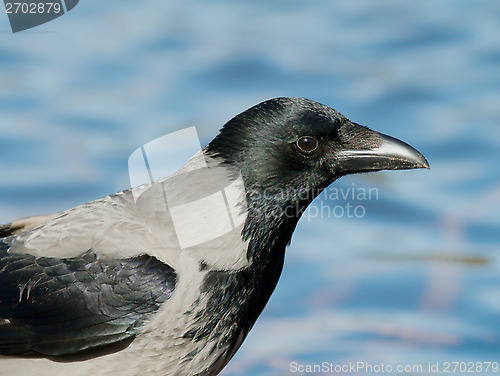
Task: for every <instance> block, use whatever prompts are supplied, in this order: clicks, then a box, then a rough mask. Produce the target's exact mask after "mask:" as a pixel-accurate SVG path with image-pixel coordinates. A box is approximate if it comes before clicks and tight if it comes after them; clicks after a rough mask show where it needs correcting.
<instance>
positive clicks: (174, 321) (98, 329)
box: [0, 98, 429, 376]
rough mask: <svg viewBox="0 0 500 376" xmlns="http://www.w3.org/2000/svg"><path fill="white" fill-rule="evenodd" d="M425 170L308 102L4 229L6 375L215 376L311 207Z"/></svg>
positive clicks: (283, 106)
mask: <svg viewBox="0 0 500 376" xmlns="http://www.w3.org/2000/svg"><path fill="white" fill-rule="evenodd" d="M413 168H429V164H428V163H427V161H426V159H425V158H424V157H423V156H422V155H421V154H420V153H419V152H418V151H417V150H415V149H414V148H412V147H411V146H409V145H407V144H405V143H404V142H402V141H399V140H397V139H395V138H392V137H390V136H386V135H383V134H381V133H378V132H375V131H372V130H370V129H369V128H366V127H364V126H361V125H359V124H356V123H353V122H351V121H350V120H348V119H347V118H345V117H344V116H343V115H342V114H340V113H339V112H337V111H336V110H334V109H332V108H330V107H327V106H325V105H322V104H319V103H317V102H314V101H311V100H307V99H303V98H276V99H271V100H268V101H265V102H263V103H260V104H258V105H256V106H254V107H252V108H250V109H249V110H246V111H245V112H243V113H241V114H240V115H238V116H236V117H234V118H233V119H231V120H230V121H229V122H227V123H226V124H225V125H224V127H223V128H222V129H221V131H220V133H219V135H217V137H215V139H214V140H213V141H212V142H210V143H209V145H208V146H206V147H205V148H204V149H203V150H201V151H200V152H199V153H198V154H196V155H195V156H194V157H193V158H191V159H190V160H189V161H188V162H187V163H186V164H185V165H184V167H182V168H181V169H180V170H179V171H178V172H176V173H175V174H173V175H171V176H169V177H166V178H163V179H159V180H157V181H155V182H154V183H151V184H145V185H142V186H137V187H134V188H132V189H129V190H126V191H123V192H119V193H116V194H113V195H110V196H108V197H105V198H102V199H99V200H96V201H92V202H89V203H87V204H84V205H81V206H78V207H76V208H73V209H69V210H66V211H63V212H60V213H56V214H53V215H46V216H38V217H30V218H24V219H20V220H17V221H14V222H12V223H10V224H7V225H4V226H0V237H2V238H1V239H0V355H1V356H0V369H1V370H2V373H3V374H5V375H23V376H31V375H40V374H48V375H51V376H63V375H64V376H68V375H71V376H83V375H119V376H128V375H130V376H132V375H204V376H210V375H216V374H218V373H219V372H220V371H221V370H222V368H223V367H224V366H225V365H226V364H227V362H228V361H229V360H230V359H231V357H232V356H233V355H234V353H235V352H236V351H237V349H238V348H239V347H240V346H241V344H242V342H243V340H244V339H245V337H246V335H247V334H248V332H249V331H250V329H251V328H252V326H253V325H254V323H255V321H256V320H257V318H258V316H259V314H260V313H261V312H262V310H263V309H264V306H265V305H266V303H267V301H268V299H269V297H270V296H271V294H272V292H273V290H274V288H275V286H276V284H277V282H278V279H279V276H280V274H281V270H282V267H283V261H284V254H285V248H286V246H287V244H289V243H290V240H291V237H292V233H293V231H294V229H295V226H296V225H297V222H298V220H299V218H300V216H301V214H302V213H303V211H304V210H305V208H306V207H307V206H308V205H309V203H310V202H311V201H312V200H313V199H314V198H315V197H316V196H317V195H318V194H319V193H320V192H321V191H322V190H323V189H325V188H326V187H328V186H329V185H330V184H331V183H332V182H333V181H335V180H336V179H338V178H340V177H342V176H344V175H347V174H353V173H358V172H367V171H377V170H399V169H413Z"/></svg>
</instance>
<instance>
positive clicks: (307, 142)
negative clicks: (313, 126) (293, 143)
mask: <svg viewBox="0 0 500 376" xmlns="http://www.w3.org/2000/svg"><path fill="white" fill-rule="evenodd" d="M297 146H298V147H299V149H300V150H302V151H303V152H306V153H311V152H313V151H314V150H316V149H317V148H318V141H316V140H315V139H314V138H312V137H308V136H305V137H301V138H299V139H298V140H297Z"/></svg>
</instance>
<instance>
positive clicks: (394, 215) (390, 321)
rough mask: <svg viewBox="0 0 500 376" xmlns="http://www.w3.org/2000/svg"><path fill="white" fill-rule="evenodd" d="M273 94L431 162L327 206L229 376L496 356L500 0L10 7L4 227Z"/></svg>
mask: <svg viewBox="0 0 500 376" xmlns="http://www.w3.org/2000/svg"><path fill="white" fill-rule="evenodd" d="M277 96H300V97H307V98H311V99H314V100H317V101H319V102H322V103H324V104H327V105H330V106H332V107H334V108H336V109H338V110H339V111H341V112H342V113H343V114H345V115H346V116H347V117H349V118H351V119H352V120H353V121H355V122H357V123H360V124H364V125H367V126H369V127H371V128H372V129H375V130H378V131H381V132H383V133H387V134H390V135H392V136H395V137H398V138H401V139H403V140H405V141H406V142H408V143H410V144H412V145H413V146H415V147H417V148H418V149H419V150H420V151H421V152H422V153H423V154H424V155H425V156H426V157H427V159H428V160H429V162H430V164H431V167H432V169H431V170H430V171H425V170H415V171H404V172H402V171H392V172H381V173H377V174H365V175H360V176H353V177H347V178H343V179H341V180H340V181H338V182H336V183H335V185H334V187H335V188H336V189H337V190H338V192H339V191H340V192H344V193H346V192H347V194H348V195H349V192H351V193H352V192H354V193H356V195H357V194H358V193H360V192H366V191H367V190H368V189H370V188H375V189H376V195H372V197H370V198H363V197H355V198H354V199H353V198H352V196H350V197H348V198H347V199H346V200H335V199H332V197H327V196H326V195H323V196H322V197H319V198H318V199H317V200H316V201H315V203H314V207H315V209H314V208H311V209H309V211H308V212H306V217H304V218H303V219H302V220H301V221H300V223H299V226H298V229H297V231H296V232H295V234H294V237H293V242H292V245H291V246H290V248H289V249H288V252H287V258H286V264H285V269H284V272H283V275H282V278H281V280H280V282H279V284H278V287H277V289H276V291H275V293H274V295H273V297H272V298H271V300H270V302H269V304H268V306H267V307H266V309H265V311H264V313H263V314H262V316H261V318H260V319H259V320H258V322H257V324H256V325H255V327H254V329H253V330H252V332H251V333H250V335H249V336H248V338H247V340H246V341H245V343H244V345H243V346H242V348H241V349H240V351H239V352H238V353H237V355H236V356H235V358H234V359H233V360H232V361H231V362H230V364H229V365H228V366H227V368H226V369H225V371H224V372H223V374H224V375H249V376H250V375H252V376H254V375H293V374H300V373H298V372H293V371H294V370H293V369H292V368H291V367H290V364H291V362H296V363H297V364H302V365H305V364H311V365H313V364H320V363H321V362H331V363H334V364H347V363H348V362H358V361H359V362H369V363H370V364H372V365H380V364H382V363H384V364H390V365H393V366H394V367H395V366H396V365H422V366H423V367H424V369H423V371H422V372H420V371H419V370H417V371H411V372H402V373H400V374H406V375H413V374H414V375H420V374H429V375H435V374H436V373H432V372H429V371H428V364H429V362H432V364H435V363H436V362H439V366H440V371H442V370H443V367H444V362H445V361H467V362H468V361H490V362H491V361H500V288H499V287H500V215H499V211H500V210H499V209H500V2H499V1H498V0H489V1H487V0H479V1H464V0H455V1H451V0H449V1H419V2H409V1H405V2H403V1H395V0H383V1H369V0H359V1H358V0H354V1H349V2H347V1H332V0H320V1H314V2H312V1H310V2H309V1H296V0H287V1H284V0H281V1H273V2H271V1H252V2H240V1H234V2H227V1H218V0H214V1H210V2H207V1H201V0H193V1H184V2H173V1H153V0H142V1H129V0H121V1H107V2H95V1H89V0H82V1H81V2H80V3H79V4H78V5H77V6H76V7H75V8H74V9H73V10H72V11H71V12H69V13H68V14H66V15H64V16H63V17H61V18H59V19H57V20H55V21H53V22H50V23H48V24H45V25H42V26H40V27H37V28H35V29H32V30H29V31H25V32H21V33H18V34H12V32H11V31H10V27H9V25H8V19H7V16H6V15H4V16H2V15H1V14H0V171H1V175H0V176H1V179H0V222H8V221H10V220H13V219H15V218H17V217H21V216H26V215H32V214H42V213H49V212H55V211H59V210H63V209H66V208H69V207H72V206H76V205H78V204H81V203H84V202H87V201H90V200H93V199H96V198H99V197H102V196H105V195H108V194H110V193H113V192H116V191H119V190H122V189H126V188H128V185H129V180H128V179H129V178H128V171H127V159H128V157H129V155H130V154H131V153H132V152H133V151H134V150H135V149H136V148H138V147H139V146H141V145H142V144H144V143H147V142H148V141H151V140H153V139H155V138H157V137H160V136H162V135H164V134H167V133H169V132H172V131H175V130H178V129H181V128H184V127H187V126H191V125H196V126H197V128H198V132H199V135H200V138H201V141H202V144H206V143H207V142H208V141H209V140H210V139H211V138H212V137H213V136H214V135H215V134H216V133H217V130H218V129H219V128H220V127H221V126H222V125H223V124H224V123H225V122H226V121H227V120H228V119H230V118H231V117H232V116H234V115H236V114H237V113H239V112H241V111H243V110H244V109H246V108H248V107H250V106H252V105H254V104H256V103H258V102H260V101H262V100H265V99H268V98H272V97H277ZM330 192H335V191H330ZM347 204H351V205H352V206H362V208H363V209H364V211H363V212H362V213H363V215H362V216H361V217H360V218H358V217H356V216H351V217H350V218H349V217H348V216H347V214H346V213H344V215H343V216H342V215H339V214H341V211H340V210H341V209H342V208H345V207H346V205H347ZM328 205H330V207H336V206H340V207H341V208H340V209H338V208H337V209H336V210H337V211H336V212H328V211H327V209H325V207H328ZM321 210H323V211H321ZM358 210H361V209H358ZM360 213H361V212H359V211H358V214H360ZM314 374H316V375H319V374H332V373H325V372H323V373H322V372H316V373H314ZM339 374H355V373H351V372H347V373H339ZM364 374H376V373H375V372H365V373H364ZM379 374H380V373H379ZM395 374H397V373H395ZM452 374H453V373H452ZM454 374H458V373H454ZM475 374H481V375H487V374H494V373H491V372H485V371H481V372H476V373H475Z"/></svg>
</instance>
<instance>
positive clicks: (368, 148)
mask: <svg viewBox="0 0 500 376" xmlns="http://www.w3.org/2000/svg"><path fill="white" fill-rule="evenodd" d="M207 150H208V152H209V153H211V154H212V155H215V156H218V157H221V158H222V160H223V161H224V163H228V164H231V165H233V166H235V167H236V168H237V169H238V170H239V171H240V172H241V174H242V176H243V180H244V183H245V187H246V190H247V193H250V194H252V193H259V194H260V195H264V196H266V197H276V195H278V196H279V197H286V198H287V201H289V202H297V201H300V200H302V201H304V203H305V205H307V204H308V203H309V202H310V201H312V199H314V197H316V196H317V194H319V192H320V191H321V190H322V189H324V188H325V187H327V186H328V185H330V184H331V183H332V182H333V181H335V180H336V179H338V178H339V177H341V176H344V175H348V174H353V173H360V172H370V171H378V170H401V169H414V168H429V164H428V162H427V160H426V159H425V158H424V157H423V156H422V154H420V153H419V152H418V151H417V150H416V149H414V148H413V147H411V146H410V145H408V144H406V143H404V142H402V141H400V140H397V139H395V138H393V137H390V136H387V135H384V134H381V133H379V132H376V131H373V130H371V129H369V128H367V127H365V126H362V125H359V124H356V123H354V122H352V121H350V120H349V119H347V118H346V117H345V116H343V115H342V114H341V113H340V112H338V111H336V110H334V109H332V108H330V107H328V106H325V105H322V104H320V103H317V102H314V101H311V100H307V99H303V98H275V99H271V100H268V101H265V102H262V103H260V104H258V105H256V106H254V107H252V108H250V109H248V110H246V111H245V112H243V113H241V114H239V115H237V116H236V117H234V118H233V119H231V120H230V121H229V122H228V123H226V124H225V126H224V127H223V129H222V130H221V132H220V134H219V135H218V136H217V137H216V138H215V139H214V140H213V141H212V142H211V143H210V144H209V146H208V149H207Z"/></svg>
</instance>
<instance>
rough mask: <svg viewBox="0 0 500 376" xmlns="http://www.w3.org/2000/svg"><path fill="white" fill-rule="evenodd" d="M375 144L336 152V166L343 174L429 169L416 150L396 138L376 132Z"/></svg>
mask: <svg viewBox="0 0 500 376" xmlns="http://www.w3.org/2000/svg"><path fill="white" fill-rule="evenodd" d="M378 136H379V142H377V146H376V147H373V148H370V149H361V148H359V149H358V148H355V149H346V150H342V151H340V152H338V154H337V160H338V168H339V169H340V172H341V173H343V174H352V173H356V172H367V171H378V170H408V169H413V168H427V169H430V166H429V162H427V160H426V159H425V157H424V156H423V155H422V154H420V152H419V151H418V150H416V149H415V148H413V147H411V146H410V145H408V144H407V143H405V142H403V141H400V140H398V139H397V138H394V137H391V136H387V135H385V134H381V133H378Z"/></svg>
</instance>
